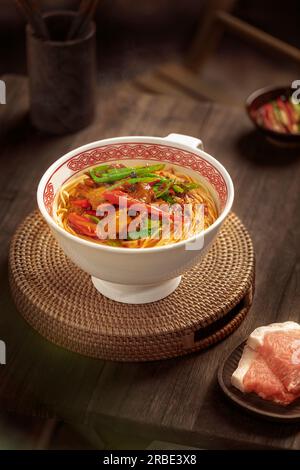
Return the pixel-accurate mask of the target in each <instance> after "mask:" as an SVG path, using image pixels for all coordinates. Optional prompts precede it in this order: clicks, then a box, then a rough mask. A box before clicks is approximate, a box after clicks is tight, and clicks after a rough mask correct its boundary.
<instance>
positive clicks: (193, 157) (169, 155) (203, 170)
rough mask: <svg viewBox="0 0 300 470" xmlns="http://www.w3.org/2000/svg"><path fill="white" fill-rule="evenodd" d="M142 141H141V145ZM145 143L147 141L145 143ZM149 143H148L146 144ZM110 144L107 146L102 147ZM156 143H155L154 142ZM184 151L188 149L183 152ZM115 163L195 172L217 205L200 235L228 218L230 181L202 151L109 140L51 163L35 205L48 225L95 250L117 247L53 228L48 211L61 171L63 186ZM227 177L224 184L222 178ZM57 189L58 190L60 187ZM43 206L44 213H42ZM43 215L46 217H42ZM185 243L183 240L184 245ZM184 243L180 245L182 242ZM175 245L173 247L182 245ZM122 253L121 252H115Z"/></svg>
mask: <svg viewBox="0 0 300 470" xmlns="http://www.w3.org/2000/svg"><path fill="white" fill-rule="evenodd" d="M143 139H144V141H143ZM148 139H149V140H148ZM150 140H151V141H150ZM108 141H110V143H106V142H108ZM155 141H156V142H155ZM187 148H188V149H187ZM118 160H137V161H139V160H147V161H164V162H166V163H170V164H174V165H178V166H182V167H183V168H187V169H189V170H192V171H195V172H196V173H198V174H200V175H201V176H202V177H204V178H205V179H206V180H207V181H208V182H209V183H210V185H211V186H212V187H213V188H214V190H215V191H216V193H217V195H218V198H219V203H220V215H219V217H218V218H217V220H216V221H215V222H214V224H212V225H211V226H210V227H208V228H207V229H206V230H205V231H204V233H207V232H209V231H210V230H212V229H213V227H214V226H215V225H216V224H219V223H221V222H222V220H223V219H224V218H225V217H226V215H227V214H228V212H229V210H230V208H231V206H232V202H233V197H234V194H233V193H234V190H233V184H232V181H231V178H230V176H229V174H228V172H227V171H226V169H225V168H224V167H223V166H222V165H221V163H220V162H218V161H217V160H216V159H215V158H213V157H212V156H211V155H209V154H207V153H206V152H204V151H203V150H199V149H196V148H195V149H194V148H192V147H189V146H186V145H182V144H178V143H177V142H173V143H172V142H169V141H168V140H166V139H164V138H160V137H159V138H158V137H133V138H132V140H131V139H130V138H126V137H120V138H112V139H107V140H103V141H98V142H93V143H91V144H87V145H84V146H83V147H80V148H78V149H75V150H73V151H71V152H69V153H68V154H66V155H64V156H63V157H61V158H60V159H59V160H57V161H56V162H54V163H53V164H52V165H51V166H50V167H49V168H48V170H47V171H46V172H45V174H44V176H43V177H42V179H41V181H40V184H39V187H38V205H39V208H40V210H41V212H42V214H43V215H44V217H45V218H46V220H47V221H48V222H50V223H51V222H52V224H54V225H55V228H56V229H59V230H60V231H63V232H64V234H66V235H68V236H71V237H72V238H76V240H80V241H81V242H86V243H88V244H92V245H93V246H97V247H99V246H100V247H102V246H103V247H105V248H110V249H113V250H116V249H118V248H117V247H108V246H106V245H98V244H97V245H96V244H95V243H93V242H89V241H86V240H83V239H80V238H77V237H74V236H73V235H71V234H69V233H68V232H66V231H64V230H63V229H61V228H60V227H58V226H57V224H56V222H55V221H54V220H53V218H52V208H53V203H54V199H55V195H56V192H57V190H58V189H59V188H56V189H55V183H54V179H55V175H56V174H57V173H58V172H59V171H60V170H62V169H65V170H67V172H68V176H67V177H66V178H65V179H64V181H63V183H62V184H64V183H65V182H66V181H68V179H70V178H71V177H73V176H74V175H76V174H77V173H80V172H82V171H83V170H85V169H86V168H89V167H91V166H93V165H97V164H99V163H106V162H112V161H118ZM224 175H226V176H227V181H226V179H225V177H224ZM62 184H60V185H59V187H61V186H62ZM43 206H44V208H45V211H44V210H43ZM45 212H46V213H47V214H45ZM186 241H187V240H185V242H186ZM183 242H184V241H183ZM183 242H179V243H177V244H176V246H178V245H179V244H181V243H183ZM168 246H172V245H164V246H163V247H157V248H155V247H154V248H151V250H150V251H153V250H155V249H161V248H166V247H168ZM119 249H121V250H123V248H119ZM129 250H132V251H135V250H139V251H140V250H141V248H138V249H137V248H132V249H126V251H129Z"/></svg>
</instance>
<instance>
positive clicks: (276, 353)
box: [247, 322, 300, 394]
mask: <svg viewBox="0 0 300 470" xmlns="http://www.w3.org/2000/svg"><path fill="white" fill-rule="evenodd" d="M247 344H248V345H249V346H250V347H251V348H252V349H253V350H255V351H257V352H259V354H260V355H261V356H262V357H263V358H264V360H265V362H266V364H267V365H268V367H269V368H270V369H271V370H272V372H273V373H274V374H275V375H276V376H277V377H278V378H279V380H280V381H281V382H282V383H283V385H284V387H285V388H286V390H287V391H288V392H292V393H294V394H299V393H300V325H299V324H298V323H295V322H285V323H274V324H273V325H269V326H264V327H260V328H257V329H256V330H254V331H253V333H251V335H250V336H249V339H248V341H247Z"/></svg>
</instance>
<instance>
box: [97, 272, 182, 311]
mask: <svg viewBox="0 0 300 470" xmlns="http://www.w3.org/2000/svg"><path fill="white" fill-rule="evenodd" d="M92 281H93V284H94V286H95V287H96V289H97V290H98V291H99V292H100V293H101V294H103V295H104V296H105V297H108V298H109V299H112V300H115V301H117V302H122V303H125V304H147V303H149V302H155V301H157V300H160V299H163V298H164V297H167V295H170V294H171V293H172V292H173V291H174V290H175V289H176V288H177V287H178V286H179V284H180V281H181V276H178V277H175V278H174V279H170V280H168V281H165V282H161V283H159V284H146V285H126V284H116V283H114V282H108V281H102V280H101V279H97V278H96V277H93V276H92Z"/></svg>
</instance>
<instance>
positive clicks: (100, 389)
mask: <svg viewBox="0 0 300 470" xmlns="http://www.w3.org/2000/svg"><path fill="white" fill-rule="evenodd" d="M4 79H5V80H6V84H7V91H8V99H7V105H5V106H1V107H0V120H1V128H0V141H1V147H0V149H1V150H0V165H1V171H0V187H1V194H0V242H1V243H0V247H1V248H0V286H1V294H0V312H1V315H0V336H1V339H3V340H5V341H6V345H7V365H6V366H3V367H1V368H0V399H1V403H2V406H4V403H5V404H6V406H7V407H10V408H14V409H15V410H18V411H20V412H27V413H28V412H35V413H42V412H48V413H49V414H51V413H52V414H55V415H58V416H59V417H62V418H64V419H65V420H69V421H72V422H74V423H77V424H78V423H82V424H85V425H86V426H87V427H90V428H91V429H92V430H93V432H99V433H100V434H103V433H106V434H114V433H118V435H120V434H126V436H127V437H130V436H137V435H138V436H139V437H140V438H141V439H145V440H147V439H148V440H149V441H150V440H154V439H155V440H161V441H169V442H174V443H179V444H181V445H189V446H194V447H200V448H220V447H222V448H224V447H226V448H245V447H250V448H285V449H289V448H294V449H299V448H300V432H299V426H298V425H295V424H294V425H285V424H278V423H269V422H267V421H264V420H262V419H259V418H257V417H253V416H250V415H247V414H246V413H244V412H243V411H242V410H240V409H239V408H237V407H236V406H234V404H231V403H230V402H228V401H227V399H226V398H225V396H223V394H222V392H221V390H220V389H219V386H218V384H217V376H216V372H217V368H218V365H219V363H220V361H221V360H222V358H223V357H224V356H225V355H227V354H228V353H229V352H230V351H231V350H232V349H233V348H234V347H235V346H237V345H238V344H239V343H240V342H241V341H242V340H243V339H244V338H245V337H246V336H247V335H248V334H249V333H250V332H251V331H252V330H253V329H254V328H255V327H257V326H259V325H262V324H266V323H270V322H274V321H283V320H288V319H290V320H296V321H297V320H298V321H299V304H300V289H299V239H300V219H299V203H300V185H299V182H300V152H299V150H298V151H287V150H283V149H279V148H278V149H277V148H275V147H272V146H270V145H269V144H268V143H267V142H265V141H264V140H262V138H261V137H260V136H259V135H258V134H256V133H255V132H254V131H253V130H252V125H251V123H250V122H249V121H248V118H247V117H246V115H245V113H244V111H243V110H240V109H235V108H234V109H229V108H226V107H224V106H218V105H215V104H211V103H207V104H205V103H204V104H203V103H199V102H194V101H191V100H187V99H185V100H181V99H180V98H175V97H168V98H167V97H162V96H150V95H144V94H140V93H137V92H136V91H134V90H133V89H132V88H131V87H129V86H126V87H123V88H122V89H116V90H114V91H112V92H111V93H104V91H102V93H101V90H100V91H99V96H100V97H101V100H98V101H99V109H98V118H97V119H96V120H95V122H94V124H93V125H91V126H90V127H88V128H86V129H85V130H83V131H81V132H79V133H77V134H76V135H71V136H70V135H68V136H64V137H55V138H53V137H52V138H49V137H45V136H42V135H41V134H39V133H38V132H37V131H35V130H33V129H32V128H31V126H30V124H29V122H28V117H27V110H28V97H27V82H26V80H25V79H22V78H15V77H4ZM170 132H178V133H185V134H190V135H194V136H196V137H200V138H201V139H203V141H204V145H205V148H206V150H207V151H208V152H209V153H211V154H213V155H215V156H216V157H217V158H218V159H219V160H220V161H221V162H222V163H223V164H225V166H226V167H227V169H228V170H229V172H230V173H231V176H232V178H233V181H234V184H235V190H236V200H235V203H234V210H235V212H236V213H237V214H238V215H239V216H240V217H241V218H242V220H243V222H244V223H245V225H246V226H247V228H248V229H249V231H250V233H251V236H252V239H253V241H254V246H255V250H256V256H257V267H256V294H255V299H254V304H253V306H252V309H251V311H250V314H249V315H248V317H247V319H246V320H245V321H244V322H243V324H242V326H241V327H240V328H239V329H238V330H237V331H236V332H235V333H234V334H233V335H232V336H231V337H230V338H228V339H227V340H226V341H223V342H222V343H220V344H218V345H217V346H215V347H213V348H211V349H210V350H208V351H205V352H202V353H200V354H194V355H190V356H187V357H184V358H181V359H172V360H168V361H161V362H151V363H148V364H130V363H128V364H120V363H112V362H105V361H97V360H93V359H88V358H85V357H81V356H78V355H76V354H73V353H70V352H68V351H66V350H64V349H61V348H59V347H55V346H54V345H52V344H50V343H48V342H47V341H45V340H44V339H43V338H41V337H40V336H39V335H38V334H36V333H35V332H34V331H33V330H32V329H31V328H30V327H29V326H28V325H27V324H26V323H25V322H24V320H22V318H21V317H20V315H19V314H18V313H17V311H16V309H15V307H14V305H13V303H12V300H11V298H10V294H9V291H8V280H7V252H8V245H9V240H10V238H11V236H12V234H13V233H14V231H15V229H16V227H17V225H18V224H19V223H20V222H21V220H22V219H23V218H24V216H25V215H27V214H28V213H29V212H30V211H31V210H32V209H33V208H34V207H35V206H36V200H35V192H36V186H37V183H38V180H39V178H40V176H41V175H42V173H43V171H44V170H45V169H46V168H47V167H48V166H49V164H50V163H52V162H53V161H55V160H56V159H57V158H58V157H59V156H61V155H62V154H63V153H65V152H66V151H68V150H69V149H71V148H74V147H76V146H78V145H82V144H85V143H87V142H89V141H92V140H96V139H101V138H105V137H112V136H116V135H134V134H141V135H161V136H164V135H167V134H168V133H170Z"/></svg>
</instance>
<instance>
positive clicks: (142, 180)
mask: <svg viewBox="0 0 300 470" xmlns="http://www.w3.org/2000/svg"><path fill="white" fill-rule="evenodd" d="M157 179H158V178H157V175H153V176H150V175H149V176H141V177H139V178H125V179H123V180H120V181H118V182H117V183H115V184H113V185H112V186H110V187H109V189H110V190H111V189H116V188H119V187H120V186H122V185H123V184H126V183H127V184H135V183H152V181H155V180H157Z"/></svg>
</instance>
